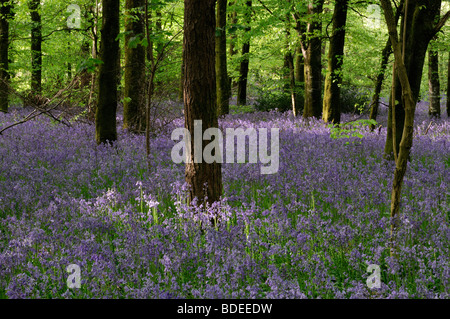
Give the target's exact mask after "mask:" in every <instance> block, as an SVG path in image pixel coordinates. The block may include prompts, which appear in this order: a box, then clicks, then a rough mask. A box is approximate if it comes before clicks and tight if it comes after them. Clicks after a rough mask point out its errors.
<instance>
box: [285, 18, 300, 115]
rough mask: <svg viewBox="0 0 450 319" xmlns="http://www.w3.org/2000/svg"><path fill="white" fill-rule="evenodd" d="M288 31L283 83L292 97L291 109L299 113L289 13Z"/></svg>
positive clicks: (286, 91) (287, 20)
mask: <svg viewBox="0 0 450 319" xmlns="http://www.w3.org/2000/svg"><path fill="white" fill-rule="evenodd" d="M285 22H286V31H285V50H286V52H285V54H284V64H283V69H284V75H283V76H284V81H285V83H284V85H283V91H284V93H285V94H289V96H290V97H291V109H292V112H293V113H294V115H296V114H297V112H298V109H297V101H298V98H297V90H296V83H295V67H294V56H293V54H292V52H291V48H290V45H289V42H290V39H291V30H290V29H291V23H290V18H289V15H286V20H285Z"/></svg>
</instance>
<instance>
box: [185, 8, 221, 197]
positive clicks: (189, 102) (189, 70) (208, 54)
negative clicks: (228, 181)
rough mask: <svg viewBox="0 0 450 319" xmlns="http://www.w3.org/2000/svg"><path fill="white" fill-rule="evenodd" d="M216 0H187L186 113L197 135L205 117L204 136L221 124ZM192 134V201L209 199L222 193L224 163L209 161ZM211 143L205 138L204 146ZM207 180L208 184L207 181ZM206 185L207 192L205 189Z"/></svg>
mask: <svg viewBox="0 0 450 319" xmlns="http://www.w3.org/2000/svg"><path fill="white" fill-rule="evenodd" d="M214 5H215V0H202V1H198V0H185V1H184V41H183V44H184V50H183V52H184V61H185V74H184V116H185V126H186V128H187V130H188V131H189V132H190V133H191V135H192V136H193V135H194V122H195V121H196V120H201V121H202V122H201V124H202V131H201V132H202V136H203V133H204V132H205V130H207V129H209V128H218V119H217V107H216V87H215V84H216V72H215V54H214V51H215V26H216V21H215V10H214V9H215V8H214ZM202 136H197V137H195V136H193V138H191V143H190V146H191V150H192V152H191V153H190V161H188V162H187V163H186V171H185V174H186V182H187V184H188V185H189V186H190V199H191V201H192V200H193V199H194V198H195V197H197V198H198V203H199V204H200V203H204V202H205V199H206V197H207V202H208V203H213V202H215V201H218V200H219V199H220V196H221V194H222V173H221V164H220V163H217V162H213V163H206V162H205V161H204V160H200V161H199V158H200V159H201V156H202V155H201V154H197V152H196V147H195V143H196V142H197V143H199V141H195V139H196V138H202ZM207 144H209V141H203V143H202V149H201V150H200V152H202V151H203V149H204V147H205V146H206V145H207ZM205 184H206V185H205ZM205 188H206V192H205Z"/></svg>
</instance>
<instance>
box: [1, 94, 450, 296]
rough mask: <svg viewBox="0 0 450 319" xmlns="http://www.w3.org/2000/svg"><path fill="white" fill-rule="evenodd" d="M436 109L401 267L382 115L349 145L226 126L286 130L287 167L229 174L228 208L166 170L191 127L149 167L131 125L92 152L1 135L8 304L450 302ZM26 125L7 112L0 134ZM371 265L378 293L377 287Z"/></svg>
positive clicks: (297, 128)
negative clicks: (199, 196)
mask: <svg viewBox="0 0 450 319" xmlns="http://www.w3.org/2000/svg"><path fill="white" fill-rule="evenodd" d="M28 112H29V110H28ZM426 112H427V104H426V103H424V102H422V103H421V104H419V105H418V111H417V117H416V128H415V138H414V146H413V149H412V155H411V162H410V163H409V167H408V170H407V173H406V177H405V183H404V188H403V190H402V205H401V228H400V231H399V234H398V241H397V243H396V245H397V247H398V255H397V258H393V257H390V253H389V248H388V247H389V246H388V245H389V232H390V218H389V205H390V191H391V184H392V178H393V170H394V164H393V162H392V161H388V160H385V159H384V158H383V149H384V143H385V138H386V128H385V122H386V117H387V115H386V111H385V110H384V112H381V114H380V122H381V123H382V124H383V121H384V125H383V127H382V128H381V129H380V130H378V129H376V130H375V131H374V132H371V131H370V130H369V129H368V128H367V127H366V126H361V127H360V128H358V132H359V133H360V134H361V136H362V137H361V136H359V137H358V136H354V137H353V136H350V137H348V138H332V137H331V136H330V128H329V127H327V125H325V124H324V123H323V122H322V121H319V120H309V121H305V120H304V119H302V118H294V117H293V116H292V113H289V112H288V113H278V112H276V111H273V112H255V113H246V114H231V115H228V116H226V117H225V118H223V119H221V120H220V126H221V127H222V128H227V127H236V128H237V127H244V128H245V127H255V128H262V127H267V128H269V129H270V128H272V127H278V128H280V167H279V171H278V173H276V174H272V175H261V174H260V168H259V165H261V164H251V163H244V164H223V168H222V171H223V183H224V197H223V200H222V201H221V202H220V203H217V205H215V206H213V207H207V209H204V208H202V207H198V206H195V205H190V204H192V203H187V201H186V186H185V185H184V184H183V181H184V165H183V164H174V163H173V162H172V160H171V149H172V147H173V145H174V144H175V143H176V142H173V141H172V140H171V139H170V135H171V132H172V130H173V129H174V128H176V127H181V126H183V119H182V118H180V119H178V120H176V121H175V122H173V123H172V124H170V125H168V126H165V127H164V128H163V129H162V130H161V131H160V132H159V134H158V135H157V136H155V137H154V138H152V140H151V157H150V168H149V167H148V165H147V159H146V155H145V138H144V137H143V136H136V135H132V134H129V133H128V132H126V131H124V130H122V129H121V128H119V139H118V141H117V142H116V143H114V144H113V145H100V146H97V145H96V144H95V141H94V126H92V125H89V124H82V123H74V124H73V125H72V126H71V127H67V126H64V125H62V124H59V123H57V122H55V121H52V120H51V119H50V118H49V117H40V118H38V119H36V120H33V121H29V122H26V123H24V124H21V125H18V126H15V127H14V128H11V129H9V130H7V131H5V132H4V133H3V134H2V135H0V298H444V299H448V298H449V293H450V266H449V260H450V245H449V244H450V227H449V226H450V225H449V219H450V207H449V206H450V205H449V204H450V200H449V184H450V183H449V182H450V125H449V120H448V119H447V118H446V117H445V112H446V110H445V108H444V110H443V118H442V119H434V120H432V121H433V122H432V123H431V125H430V122H431V120H430V119H429V118H428V116H427V114H426ZM26 114H27V112H26V110H23V109H19V108H12V109H11V111H10V113H8V114H4V113H0V129H1V128H2V127H5V126H6V125H8V124H11V123H13V122H14V121H17V120H20V119H21V118H22V117H23V116H24V115H26ZM350 118H351V116H350V115H345V116H344V117H343V121H347V120H349V119H350ZM120 121H121V119H120V116H119V117H118V125H119V126H120V125H121V122H120ZM215 214H216V215H217V216H218V218H217V219H216V221H217V223H216V224H215V225H211V224H210V223H208V222H206V223H205V221H209V220H210V216H214V215H215ZM70 264H77V265H79V266H80V269H81V288H79V289H77V288H68V285H67V279H68V276H69V273H68V272H67V270H66V268H67V266H68V265H70ZM371 264H376V265H379V267H380V269H381V273H380V274H381V287H380V288H372V289H371V288H369V287H368V285H367V279H368V277H369V276H371V273H369V272H368V271H367V268H368V265H371Z"/></svg>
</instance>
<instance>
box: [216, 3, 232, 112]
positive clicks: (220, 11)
mask: <svg viewBox="0 0 450 319" xmlns="http://www.w3.org/2000/svg"><path fill="white" fill-rule="evenodd" d="M226 25H227V0H217V19H216V80H217V82H216V89H217V108H218V115H219V116H221V115H225V114H228V113H229V109H230V94H229V93H230V89H229V87H228V86H229V81H228V68H227V33H226V29H225V28H226Z"/></svg>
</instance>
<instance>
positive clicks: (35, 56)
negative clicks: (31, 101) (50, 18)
mask: <svg viewBox="0 0 450 319" xmlns="http://www.w3.org/2000/svg"><path fill="white" fill-rule="evenodd" d="M40 7H41V3H40V0H30V1H29V2H28V8H29V9H30V14H31V93H32V94H33V95H41V93H42V22H41V14H40Z"/></svg>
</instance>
